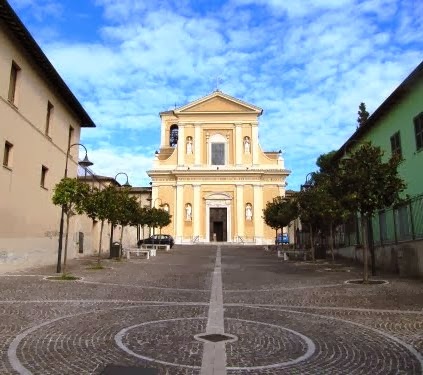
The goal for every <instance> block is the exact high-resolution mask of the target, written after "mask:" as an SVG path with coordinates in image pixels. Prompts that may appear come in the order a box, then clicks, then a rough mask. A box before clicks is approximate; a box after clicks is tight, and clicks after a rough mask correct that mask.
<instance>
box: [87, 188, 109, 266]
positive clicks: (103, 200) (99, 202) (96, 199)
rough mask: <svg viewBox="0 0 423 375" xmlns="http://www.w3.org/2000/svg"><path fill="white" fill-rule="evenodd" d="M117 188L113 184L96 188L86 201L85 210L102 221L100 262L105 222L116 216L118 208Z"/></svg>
mask: <svg viewBox="0 0 423 375" xmlns="http://www.w3.org/2000/svg"><path fill="white" fill-rule="evenodd" d="M116 205H117V200H116V188H115V187H114V186H112V185H110V186H107V187H106V188H105V189H103V190H99V189H97V188H94V189H92V190H91V193H90V194H89V195H88V197H87V199H86V201H85V202H84V211H85V212H86V213H87V215H88V216H89V217H90V218H91V219H98V220H99V221H100V222H101V226H100V240H99V246H98V260H97V262H98V264H100V262H101V252H102V238H103V228H104V222H105V221H106V220H108V221H111V220H110V217H113V218H114V215H115V212H116V211H117V209H116Z"/></svg>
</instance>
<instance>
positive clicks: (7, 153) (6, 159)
mask: <svg viewBox="0 0 423 375" xmlns="http://www.w3.org/2000/svg"><path fill="white" fill-rule="evenodd" d="M12 148H13V145H12V144H11V143H10V142H7V141H6V142H5V143H4V154H3V165H4V166H5V167H9V168H10V167H11V159H12Z"/></svg>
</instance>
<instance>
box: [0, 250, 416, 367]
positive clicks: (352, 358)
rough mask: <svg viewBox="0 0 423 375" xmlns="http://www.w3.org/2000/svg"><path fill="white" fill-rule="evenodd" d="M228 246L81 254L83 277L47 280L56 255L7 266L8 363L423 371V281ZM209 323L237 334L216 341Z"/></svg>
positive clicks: (3, 328) (4, 329)
mask: <svg viewBox="0 0 423 375" xmlns="http://www.w3.org/2000/svg"><path fill="white" fill-rule="evenodd" d="M219 248H220V249H221V250H217V246H200V245H198V246H176V247H175V248H174V249H172V251H171V252H159V253H158V256H157V257H153V258H150V259H149V260H145V259H131V260H130V261H127V260H124V261H122V262H115V261H111V260H104V261H103V263H104V265H105V266H106V269H103V270H92V269H89V268H88V266H89V264H90V262H92V260H88V259H84V260H74V261H71V262H70V265H69V270H70V271H71V272H72V273H73V274H75V275H78V276H81V277H82V278H83V279H82V280H81V281H50V280H46V279H45V278H44V277H45V276H48V275H52V274H53V272H54V268H53V267H44V268H38V269H33V270H29V271H24V272H21V273H15V274H6V275H0V284H1V293H0V338H1V340H0V349H1V352H0V355H1V358H0V374H31V373H32V374H42V375H44V374H47V375H48V374H101V373H102V372H103V370H104V368H105V367H106V366H107V365H120V366H133V367H153V368H156V369H158V371H159V374H163V375H164V374H199V375H206V374H216V375H218V374H231V375H232V374H233V375H235V374H236V375H244V374H249V375H250V374H372V375H373V374H422V373H423V283H422V281H419V280H406V279H398V278H395V277H393V276H385V277H383V279H385V280H387V281H389V283H387V284H383V285H367V286H362V285H352V284H345V281H346V280H349V279H359V278H360V276H361V273H360V271H361V270H360V269H359V268H356V267H354V266H352V265H348V264H344V263H342V262H340V261H337V262H335V263H331V262H322V261H318V262H316V263H313V262H300V261H299V262H296V261H288V262H286V261H285V262H284V261H282V260H280V259H278V258H277V257H276V255H275V254H274V253H268V252H265V251H264V250H263V248H262V247H247V246H243V247H241V246H220V247H219ZM378 278H382V277H380V276H379V277H378ZM222 288H223V303H222V301H221V299H222V298H221V297H220V302H219V298H218V299H217V300H214V298H215V297H213V296H214V295H216V293H217V295H220V296H222ZM219 293H220V294H219ZM213 314H217V315H213ZM219 314H223V319H221V320H219ZM219 322H220V323H219ZM206 332H207V333H220V334H223V335H227V336H228V337H227V340H226V341H223V342H217V343H210V342H206V343H205V342H204V339H202V338H201V337H200V338H199V336H202V335H201V334H205V333H206ZM216 337H217V336H216ZM216 337H214V338H216ZM223 338H224V337H223ZM217 339H218V337H217ZM214 348H220V349H219V350H220V351H219V350H217V351H216V353H217V354H216V355H214V354H213V353H214V352H213V350H214ZM207 353H208V354H207ZM219 353H220V354H219ZM206 354H207V355H206ZM205 358H211V363H205ZM225 364H226V368H225Z"/></svg>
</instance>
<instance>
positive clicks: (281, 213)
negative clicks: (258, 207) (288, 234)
mask: <svg viewBox="0 0 423 375" xmlns="http://www.w3.org/2000/svg"><path fill="white" fill-rule="evenodd" d="M297 215H298V209H297V204H296V203H295V202H294V201H292V200H287V199H286V198H284V197H280V196H279V197H276V198H273V200H272V201H271V202H267V203H266V208H265V209H263V219H264V222H265V223H266V224H267V225H268V226H269V227H270V228H273V229H275V231H276V237H277V233H278V229H280V230H281V232H282V231H283V227H286V226H288V225H289V223H290V222H291V221H292V220H294V219H295V218H296V217H297Z"/></svg>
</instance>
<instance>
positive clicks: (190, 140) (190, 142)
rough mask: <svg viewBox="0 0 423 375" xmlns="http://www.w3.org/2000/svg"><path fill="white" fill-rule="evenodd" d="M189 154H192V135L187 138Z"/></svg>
mask: <svg viewBox="0 0 423 375" xmlns="http://www.w3.org/2000/svg"><path fill="white" fill-rule="evenodd" d="M187 155H192V137H188V138H187Z"/></svg>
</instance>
